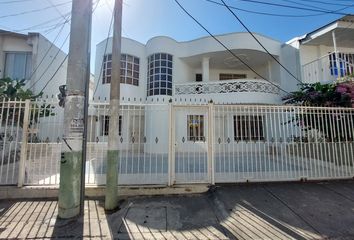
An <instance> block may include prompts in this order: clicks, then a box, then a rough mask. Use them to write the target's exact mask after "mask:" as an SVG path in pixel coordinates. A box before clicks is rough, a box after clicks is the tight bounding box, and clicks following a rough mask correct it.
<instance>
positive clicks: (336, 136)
mask: <svg viewBox="0 0 354 240" xmlns="http://www.w3.org/2000/svg"><path fill="white" fill-rule="evenodd" d="M0 114H1V115H0V120H1V128H0V129H1V132H0V137H1V142H0V147H1V149H0V185H15V184H18V185H19V186H22V185H57V184H58V183H59V168H60V157H61V146H62V143H61V141H62V140H61V139H62V134H63V132H62V131H63V127H62V126H63V109H62V108H60V107H59V106H58V104H57V101H56V100H38V101H32V102H30V101H6V100H2V101H1V102H0ZM109 115H110V113H109V104H108V103H106V102H94V103H90V107H89V118H88V144H87V159H86V183H87V184H94V185H104V184H105V181H106V179H105V173H106V167H107V165H106V152H107V140H108V133H109V131H112V130H110V129H108V126H109V124H108V123H109ZM353 115H354V109H351V108H314V107H296V106H265V105H263V106H262V105H249V106H246V105H217V104H212V103H209V104H206V103H200V105H197V104H194V105H191V104H188V105H183V104H173V103H159V104H158V103H136V102H135V103H123V104H122V106H121V111H120V118H119V119H120V127H119V129H117V130H116V132H117V133H118V134H119V136H120V154H119V166H118V168H117V171H119V179H118V183H119V184H121V185H145V184H161V185H172V184H182V183H211V184H214V183H224V182H246V181H287V180H300V179H309V180H320V179H338V178H352V177H353V176H354V153H353V150H354V142H353V138H354V132H353V131H354V130H353V129H354V128H353V127H354V116H353Z"/></svg>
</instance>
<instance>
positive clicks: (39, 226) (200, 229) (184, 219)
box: [0, 181, 354, 240]
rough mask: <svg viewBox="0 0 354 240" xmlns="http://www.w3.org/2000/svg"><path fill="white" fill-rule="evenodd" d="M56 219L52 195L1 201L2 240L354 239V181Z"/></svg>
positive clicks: (167, 200)
mask: <svg viewBox="0 0 354 240" xmlns="http://www.w3.org/2000/svg"><path fill="white" fill-rule="evenodd" d="M102 204H103V202H102V201H101V200H87V201H86V205H85V216H84V217H83V218H78V219H74V220H58V219H57V218H56V215H57V202H56V201H54V200H41V201H38V200H33V201H22V200H15V201H0V238H1V239H9V238H12V239H24V238H27V239H43V238H60V239H75V238H76V239H81V238H87V239H112V238H114V239H178V240H179V239H348V240H349V239H354V182H353V181H349V182H332V183H303V184H302V183H281V184H280V183H274V184H250V185H239V186H223V187H216V188H214V189H212V190H210V191H209V192H208V193H206V194H199V195H190V196H160V197H135V198H129V199H127V200H126V201H125V202H124V203H123V204H122V205H121V210H119V211H117V212H115V213H113V214H109V215H106V214H105V213H104V210H103V207H102Z"/></svg>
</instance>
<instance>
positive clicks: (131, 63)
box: [102, 54, 140, 86]
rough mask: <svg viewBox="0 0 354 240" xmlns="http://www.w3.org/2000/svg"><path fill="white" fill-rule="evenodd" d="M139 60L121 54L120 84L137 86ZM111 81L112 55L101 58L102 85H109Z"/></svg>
mask: <svg viewBox="0 0 354 240" xmlns="http://www.w3.org/2000/svg"><path fill="white" fill-rule="evenodd" d="M139 69H140V59H139V58H138V57H134V56H132V55H128V54H122V55H121V60H120V83H125V84H131V85H134V86H139ZM111 79H112V54H107V55H105V56H104V57H103V77H102V84H106V83H110V82H111Z"/></svg>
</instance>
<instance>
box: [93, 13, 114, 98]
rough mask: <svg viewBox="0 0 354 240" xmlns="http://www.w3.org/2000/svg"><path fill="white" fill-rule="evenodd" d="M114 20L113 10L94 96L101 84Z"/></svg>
mask: <svg viewBox="0 0 354 240" xmlns="http://www.w3.org/2000/svg"><path fill="white" fill-rule="evenodd" d="M113 20H114V13H113V11H112V18H111V23H110V24H109V29H108V34H107V40H106V45H105V47H104V52H103V59H102V64H101V68H100V73H99V76H98V78H97V84H96V87H95V90H94V92H93V95H92V96H95V94H96V91H97V89H98V85H99V83H100V79H101V75H102V70H103V65H104V56H105V55H106V54H107V48H108V40H109V36H110V35H111V30H112V25H113Z"/></svg>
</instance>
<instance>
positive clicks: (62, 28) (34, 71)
mask: <svg viewBox="0 0 354 240" xmlns="http://www.w3.org/2000/svg"><path fill="white" fill-rule="evenodd" d="M65 24H66V23H65ZM65 24H63V26H62V27H61V29H60V30H59V32H58V34H57V36H56V37H55V39H54V41H53V42H51V45H50V47H49V48H48V50H47V51H46V53H45V54H44V55H43V57H42V59H41V61H40V62H39V64H38V65H37V66H36V68H35V69H34V70H33V71H32V74H31V76H30V77H29V79H32V77H33V75H34V74H35V73H36V72H37V70H38V68H39V67H40V66H41V65H42V63H43V61H44V59H45V58H46V57H47V55H48V54H49V52H50V50H51V49H52V48H53V46H54V44H55V42H56V41H57V40H58V38H59V36H60V34H61V33H62V31H63V30H64V27H65ZM36 83H37V81H36V82H35V83H34V84H32V86H31V87H29V89H31V88H32V87H33V86H34V85H35V84H36Z"/></svg>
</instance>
